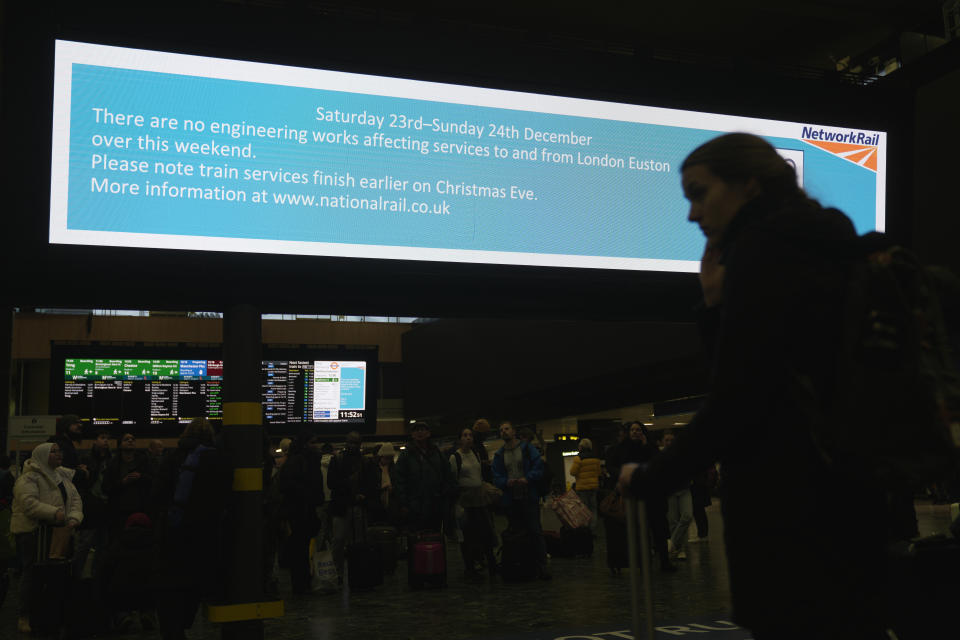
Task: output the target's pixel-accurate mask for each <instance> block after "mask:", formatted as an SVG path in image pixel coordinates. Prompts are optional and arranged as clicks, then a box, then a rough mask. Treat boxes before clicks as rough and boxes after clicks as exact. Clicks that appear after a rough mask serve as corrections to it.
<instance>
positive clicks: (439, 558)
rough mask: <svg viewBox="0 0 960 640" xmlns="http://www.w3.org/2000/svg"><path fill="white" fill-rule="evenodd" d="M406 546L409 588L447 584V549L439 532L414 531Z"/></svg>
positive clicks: (443, 585)
mask: <svg viewBox="0 0 960 640" xmlns="http://www.w3.org/2000/svg"><path fill="white" fill-rule="evenodd" d="M408 548H409V549H410V553H409V558H408V559H407V581H408V582H409V584H410V588H412V589H422V588H424V587H445V586H447V549H446V546H445V543H444V541H443V535H442V534H441V533H440V532H437V531H421V532H419V533H416V534H414V535H413V536H412V537H411V540H410V543H409V545H408Z"/></svg>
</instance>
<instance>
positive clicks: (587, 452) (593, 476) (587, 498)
mask: <svg viewBox="0 0 960 640" xmlns="http://www.w3.org/2000/svg"><path fill="white" fill-rule="evenodd" d="M579 449H580V454H579V455H578V456H577V457H576V458H574V459H573V465H571V467H570V475H571V476H573V477H574V479H575V480H576V483H577V495H578V496H580V499H581V500H583V504H585V505H587V508H588V509H590V513H592V514H593V518H592V519H591V520H590V533H591V534H592V535H594V536H596V535H597V489H599V488H600V471H601V470H600V458H598V457H597V456H596V455H595V454H594V453H593V442H591V441H590V439H589V438H583V439H582V440H581V441H580V446H579Z"/></svg>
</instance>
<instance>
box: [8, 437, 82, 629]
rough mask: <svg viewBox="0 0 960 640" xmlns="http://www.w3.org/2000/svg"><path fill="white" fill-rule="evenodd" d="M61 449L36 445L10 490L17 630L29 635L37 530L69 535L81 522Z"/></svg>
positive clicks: (78, 502)
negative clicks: (55, 529)
mask: <svg viewBox="0 0 960 640" xmlns="http://www.w3.org/2000/svg"><path fill="white" fill-rule="evenodd" d="M61 460H62V453H61V451H60V445H58V444H57V443H55V442H45V443H43V444H40V445H37V446H36V448H34V450H33V454H32V455H31V456H30V459H29V460H27V461H26V462H25V463H24V465H23V473H21V474H20V477H19V478H17V482H16V484H15V485H14V487H13V509H12V515H11V519H10V533H12V534H13V535H14V537H15V539H16V545H17V554H18V556H19V559H20V563H21V564H20V566H21V568H22V575H21V578H20V600H19V614H18V619H17V629H18V630H19V631H21V632H23V633H29V632H30V630H31V629H30V619H29V615H30V608H31V606H32V605H31V602H30V597H31V583H32V582H33V566H34V564H35V563H36V560H37V543H38V535H37V529H38V528H39V527H41V526H44V525H54V526H65V527H66V528H67V530H68V531H70V532H72V531H73V530H74V529H75V528H76V527H77V525H79V524H80V522H82V521H83V505H82V503H81V500H80V494H79V493H78V492H77V489H76V487H74V486H73V483H72V482H71V481H70V477H71V476H72V474H71V473H69V472H67V471H65V470H63V469H62V468H61Z"/></svg>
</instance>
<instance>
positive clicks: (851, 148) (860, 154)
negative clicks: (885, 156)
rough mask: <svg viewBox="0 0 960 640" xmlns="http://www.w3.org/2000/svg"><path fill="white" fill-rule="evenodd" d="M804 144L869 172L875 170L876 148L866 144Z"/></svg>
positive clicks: (810, 141)
mask: <svg viewBox="0 0 960 640" xmlns="http://www.w3.org/2000/svg"><path fill="white" fill-rule="evenodd" d="M803 141H804V142H806V143H808V144H812V145H813V146H815V147H819V148H821V149H823V150H824V151H828V152H830V153H832V154H833V155H835V156H839V157H841V158H843V159H844V160H849V161H850V162H853V163H854V164H858V165H860V166H861V167H866V168H867V169H870V170H871V171H876V170H877V155H878V151H879V150H878V148H877V147H875V146H873V145H868V144H851V143H849V142H829V141H827V140H808V139H806V138H805V139H804V140H803Z"/></svg>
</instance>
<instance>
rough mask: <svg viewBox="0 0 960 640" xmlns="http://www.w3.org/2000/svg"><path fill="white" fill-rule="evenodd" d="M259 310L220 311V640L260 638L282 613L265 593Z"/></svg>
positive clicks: (212, 615)
mask: <svg viewBox="0 0 960 640" xmlns="http://www.w3.org/2000/svg"><path fill="white" fill-rule="evenodd" d="M260 327H261V324H260V311H259V310H258V309H257V308H256V307H254V306H252V305H237V306H234V307H230V308H229V309H227V310H226V312H225V313H224V314H223V443H224V448H225V449H226V451H227V452H229V455H230V456H231V462H232V466H233V499H232V502H231V512H232V514H233V518H232V522H231V524H232V536H231V539H230V540H229V544H230V545H231V549H229V556H228V557H229V558H230V559H231V563H230V570H229V571H228V572H226V575H224V576H223V579H224V580H225V581H226V584H225V585H224V587H225V589H224V592H225V594H226V598H227V601H226V602H225V603H219V604H210V605H208V607H207V616H208V618H209V619H210V621H211V622H222V623H224V624H223V627H222V637H223V638H224V640H227V639H230V640H263V619H264V618H276V617H280V616H282V615H283V602H282V601H274V600H268V599H267V598H266V597H265V596H264V589H263V585H264V579H263V578H264V577H263V565H264V563H263V559H262V555H263V499H262V498H263V497H262V494H263V450H264V447H263V426H262V424H261V415H262V414H261V408H260V357H261V344H260V342H261V331H260Z"/></svg>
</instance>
